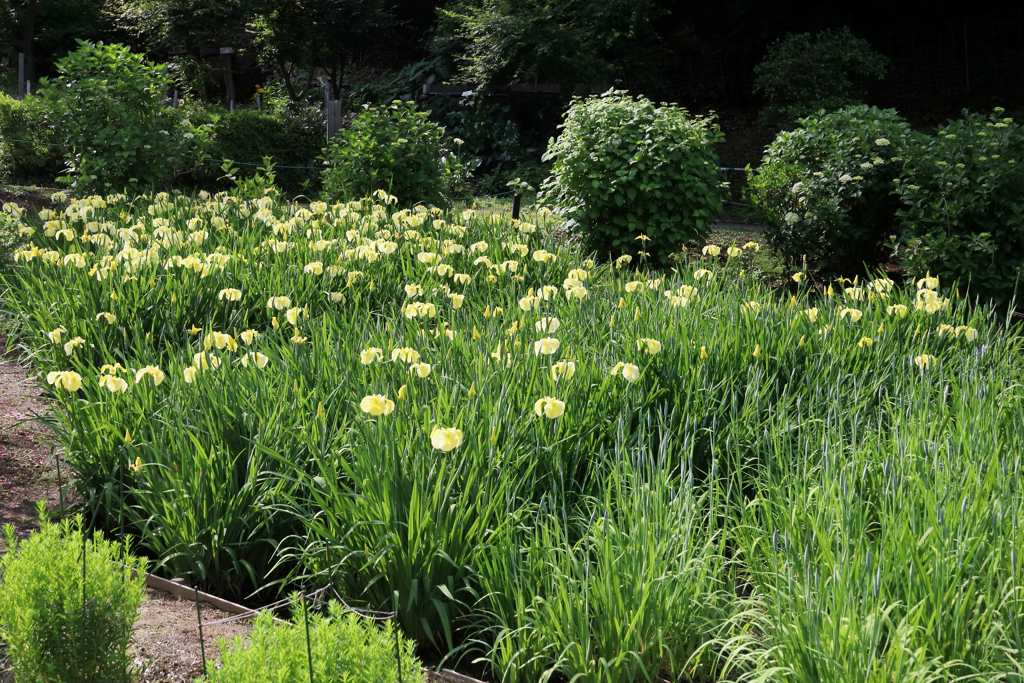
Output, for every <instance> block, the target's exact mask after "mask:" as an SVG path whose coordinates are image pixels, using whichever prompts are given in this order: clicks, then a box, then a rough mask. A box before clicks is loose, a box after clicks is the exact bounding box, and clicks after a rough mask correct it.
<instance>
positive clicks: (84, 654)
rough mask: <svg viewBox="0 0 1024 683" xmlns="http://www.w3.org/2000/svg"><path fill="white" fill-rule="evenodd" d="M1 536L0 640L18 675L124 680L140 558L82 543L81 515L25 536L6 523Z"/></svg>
mask: <svg viewBox="0 0 1024 683" xmlns="http://www.w3.org/2000/svg"><path fill="white" fill-rule="evenodd" d="M40 513H41V515H42V514H43V513H44V509H43V508H42V506H40ZM4 534H5V535H6V537H7V547H8V552H7V554H6V555H4V556H3V557H0V574H2V576H3V589H2V590H0V637H2V638H3V640H4V642H5V644H6V645H7V652H8V655H9V656H10V658H11V660H12V662H13V664H14V674H15V677H16V678H17V680H18V681H38V682H44V681H45V682H47V683H50V682H52V683H91V682H95V683H118V682H123V683H128V681H130V680H131V676H130V672H129V665H130V664H131V658H130V657H129V656H128V653H127V650H128V640H129V638H130V637H131V634H132V628H133V626H134V625H135V620H136V618H137V617H138V611H139V606H140V605H141V604H142V598H143V595H144V588H143V584H144V582H145V573H146V562H145V560H140V559H137V558H134V557H132V556H131V555H130V554H129V553H128V549H127V544H125V545H121V544H117V543H113V542H110V541H105V540H103V538H102V536H101V535H96V536H94V537H93V538H92V539H91V540H90V541H89V542H88V543H85V544H83V536H82V534H83V532H82V518H81V516H79V517H76V518H75V519H74V520H73V521H72V520H64V521H63V522H61V523H59V524H50V523H47V522H46V521H45V520H44V521H43V524H42V526H41V529H40V531H39V532H37V533H35V534H33V535H32V536H30V537H29V538H28V539H27V540H24V541H19V540H18V539H17V538H16V537H15V535H14V527H13V526H11V525H7V526H6V527H4ZM83 548H84V550H85V576H84V577H83V571H82V565H83V562H82V559H83V558H82V552H83ZM83 580H84V582H85V587H84V590H83V586H82V583H83ZM83 599H84V601H85V605H84V609H83V604H82V603H83Z"/></svg>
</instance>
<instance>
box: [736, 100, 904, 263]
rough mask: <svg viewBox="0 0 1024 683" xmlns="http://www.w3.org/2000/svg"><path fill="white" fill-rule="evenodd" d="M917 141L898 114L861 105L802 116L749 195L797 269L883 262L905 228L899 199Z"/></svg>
mask: <svg viewBox="0 0 1024 683" xmlns="http://www.w3.org/2000/svg"><path fill="white" fill-rule="evenodd" d="M912 138H913V133H912V131H911V130H910V126H908V125H907V123H906V122H905V121H904V120H903V119H902V118H901V117H900V116H899V114H897V113H896V111H895V110H892V109H878V108H877V107H868V106H856V107H847V108H846V109H841V110H840V111H837V112H834V113H830V114H827V113H825V112H824V111H820V112H818V113H817V114H816V115H814V116H809V117H807V118H804V119H801V120H800V121H799V127H798V128H797V129H796V130H794V131H791V132H790V131H784V132H782V133H780V134H779V135H778V137H776V138H775V141H774V142H772V144H771V145H770V146H769V147H768V150H767V153H766V154H765V156H764V159H763V160H762V162H761V167H760V168H759V169H758V170H757V172H756V173H754V172H752V171H751V170H750V168H749V167H748V173H749V174H750V175H749V177H750V181H749V182H750V185H749V189H748V192H749V197H750V199H751V201H752V203H753V205H754V206H755V207H756V209H757V210H758V211H759V213H760V216H761V220H762V221H763V222H764V223H765V224H766V226H767V227H766V230H765V234H766V236H767V237H768V240H769V241H770V242H771V244H772V246H774V247H775V248H776V249H778V250H779V252H781V254H782V255H783V257H784V258H785V259H786V261H787V262H788V263H789V264H790V265H791V266H793V267H794V268H804V267H806V268H807V269H810V270H811V271H818V272H820V273H821V274H822V275H824V276H833V275H837V274H850V273H852V272H853V271H857V270H862V269H863V267H864V266H867V267H868V268H870V267H873V266H876V265H877V264H879V263H880V262H881V261H882V259H883V258H884V257H885V255H886V249H885V245H886V242H887V240H888V238H889V236H890V235H893V234H895V233H896V232H897V231H898V224H897V220H896V212H897V210H898V208H899V199H898V198H897V197H896V196H894V195H893V190H894V188H895V187H896V185H895V184H894V183H893V180H894V179H896V178H898V177H899V174H900V172H901V171H902V168H903V162H904V160H905V155H906V149H907V145H908V144H909V143H910V141H911V140H912Z"/></svg>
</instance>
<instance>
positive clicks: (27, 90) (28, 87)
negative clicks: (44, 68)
mask: <svg viewBox="0 0 1024 683" xmlns="http://www.w3.org/2000/svg"><path fill="white" fill-rule="evenodd" d="M31 94H32V81H25V96H26V97H28V96H29V95H31Z"/></svg>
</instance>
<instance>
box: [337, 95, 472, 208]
mask: <svg viewBox="0 0 1024 683" xmlns="http://www.w3.org/2000/svg"><path fill="white" fill-rule="evenodd" d="M459 147H460V146H459V145H458V144H457V143H453V142H452V141H451V140H449V139H448V138H447V137H446V135H445V129H444V127H443V126H439V125H437V124H436V123H434V122H432V121H430V120H429V118H428V113H427V112H422V111H417V110H416V104H415V103H414V102H400V101H397V100H396V101H394V102H392V103H391V104H389V105H387V106H384V107H366V108H364V109H363V111H361V112H359V114H358V115H357V116H356V118H355V119H354V120H353V121H352V123H351V125H350V126H349V127H348V128H344V129H342V130H340V131H338V134H337V135H335V136H334V138H332V139H331V143H330V145H328V147H327V150H326V152H325V153H324V160H325V161H326V162H327V165H326V166H325V167H324V172H323V175H322V182H323V187H324V192H326V193H327V194H328V195H329V196H331V197H332V198H335V199H359V198H361V197H367V196H369V195H370V193H372V192H374V191H376V190H386V191H387V192H389V193H390V194H392V195H395V196H396V197H398V199H399V201H401V202H402V203H403V204H415V203H418V202H426V203H432V204H442V203H444V201H445V198H446V197H447V196H449V195H450V194H451V193H453V192H459V191H461V190H462V189H463V188H464V187H465V183H466V179H467V176H468V173H469V171H468V166H467V165H466V163H464V162H463V161H462V159H461V157H460V153H461V150H460V149H459Z"/></svg>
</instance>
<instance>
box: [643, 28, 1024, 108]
mask: <svg viewBox="0 0 1024 683" xmlns="http://www.w3.org/2000/svg"><path fill="white" fill-rule="evenodd" d="M863 37H864V38H865V39H866V40H867V41H868V42H869V43H870V44H871V45H872V47H874V48H875V49H876V50H877V51H878V52H880V53H882V54H884V55H886V56H887V57H889V58H890V59H891V60H892V63H893V68H892V70H891V71H890V73H889V74H888V76H887V77H886V78H885V80H883V81H882V82H881V83H873V82H872V83H866V82H863V81H858V82H856V83H855V85H857V86H860V90H861V91H862V92H864V91H867V92H870V93H873V94H876V95H885V96H899V97H931V96H948V95H963V94H975V93H979V94H1012V93H1020V92H1024V10H1022V9H1016V10H1015V11H1011V12H1002V13H992V14H985V15H980V16H974V17H965V18H962V19H957V20H953V21H946V22H937V23H934V24H922V25H920V26H912V27H908V28H904V29H900V30H899V31H892V32H880V33H875V34H866V35H864V36H863ZM766 51H767V45H766V44H760V43H739V44H737V43H728V44H721V45H718V44H709V43H703V42H697V41H694V42H693V43H692V45H691V47H690V48H689V49H686V50H683V51H681V52H680V53H677V54H676V55H674V56H673V57H672V58H671V60H669V61H665V62H662V63H661V64H660V65H658V66H657V68H656V70H655V76H656V79H657V80H658V81H660V83H661V86H660V88H659V90H662V91H664V94H665V96H667V97H685V98H686V99H690V100H697V101H704V102H708V101H715V100H720V99H730V100H732V99H747V98H749V97H750V96H751V94H752V91H753V87H754V67H755V66H756V65H757V64H758V63H759V62H760V61H761V60H762V59H764V57H765V53H766Z"/></svg>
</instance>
